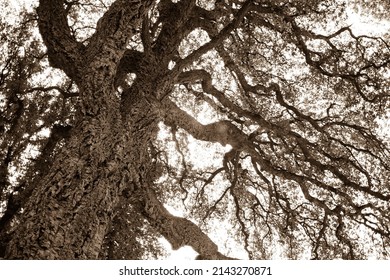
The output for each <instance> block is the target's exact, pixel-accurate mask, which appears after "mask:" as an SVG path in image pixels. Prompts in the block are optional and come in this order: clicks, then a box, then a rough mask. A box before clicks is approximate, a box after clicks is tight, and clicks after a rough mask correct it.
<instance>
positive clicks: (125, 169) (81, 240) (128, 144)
mask: <svg viewBox="0 0 390 280" xmlns="http://www.w3.org/2000/svg"><path fill="white" fill-rule="evenodd" d="M84 90H85V91H87V90H88V89H87V88H86V89H84ZM100 94H101V95H106V102H100V104H99V106H96V107H94V108H92V107H90V108H88V109H87V111H91V110H93V111H95V115H94V116H93V117H90V116H88V114H87V115H84V116H83V117H82V118H81V119H80V121H79V123H78V125H77V127H75V128H74V130H73V134H72V137H71V138H70V140H69V142H68V143H67V144H66V146H64V148H63V150H62V152H61V153H60V154H59V155H58V156H57V158H56V160H55V162H54V163H53V166H52V168H51V171H50V172H49V174H48V175H47V176H46V177H45V178H44V179H43V180H42V182H41V184H40V186H39V188H38V189H36V190H35V191H34V193H33V195H32V197H31V198H30V200H29V202H28V204H27V205H26V207H25V209H24V215H23V218H22V222H21V224H20V226H19V228H18V230H17V231H16V232H15V235H14V236H13V239H12V241H11V243H10V245H9V246H8V250H7V256H6V257H7V258H22V259H95V258H97V257H98V255H99V252H100V249H101V245H102V242H103V238H104V236H105V234H106V232H107V230H108V226H109V223H110V221H111V219H112V215H113V213H114V210H115V207H116V205H117V202H118V200H119V196H120V195H121V192H122V191H123V190H124V189H127V192H128V191H129V189H128V188H130V187H131V188H132V189H131V192H133V191H135V190H136V188H137V186H140V185H142V183H141V184H140V182H141V181H142V180H145V177H146V175H145V174H146V172H147V170H148V169H149V165H150V163H151V161H150V158H149V153H148V150H147V143H148V142H149V141H150V140H151V139H152V138H153V137H154V136H155V134H156V131H157V130H156V128H157V123H156V121H155V119H154V117H153V116H152V117H149V116H148V115H147V114H150V111H149V110H147V108H146V106H147V103H145V102H143V101H142V100H134V103H138V104H133V105H134V109H133V110H130V112H131V113H130V114H128V116H127V118H126V119H127V120H126V122H127V124H128V126H127V127H130V129H129V130H126V129H124V127H125V126H124V121H122V118H121V116H120V112H119V107H118V106H116V104H118V102H115V94H114V93H113V92H112V91H109V88H108V89H104V90H101V91H100ZM102 103H103V104H102ZM91 104H92V103H90V105H91ZM97 104H98V103H97ZM136 108H142V109H143V110H139V109H136Z"/></svg>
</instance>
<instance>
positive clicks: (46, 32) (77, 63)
mask: <svg viewBox="0 0 390 280" xmlns="http://www.w3.org/2000/svg"><path fill="white" fill-rule="evenodd" d="M37 13H38V25H39V31H40V33H41V36H42V39H43V41H44V43H45V45H46V47H47V53H48V57H49V61H50V64H51V65H52V66H53V67H56V68H59V69H61V70H63V71H64V72H65V73H66V74H67V75H68V76H69V77H70V78H71V79H74V80H75V81H76V82H80V78H81V69H82V54H83V52H84V50H85V47H84V46H83V45H82V44H81V43H79V42H77V41H76V39H75V38H74V36H73V35H72V34H71V31H70V28H69V25H68V20H67V14H66V11H65V9H64V0H41V1H40V2H39V7H38V8H37Z"/></svg>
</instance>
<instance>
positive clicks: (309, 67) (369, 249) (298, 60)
mask: <svg viewBox="0 0 390 280" xmlns="http://www.w3.org/2000/svg"><path fill="white" fill-rule="evenodd" d="M385 2H386V1H385ZM385 2H384V3H385ZM358 3H359V2H358V1H354V5H358ZM345 8H346V3H344V2H342V1H336V0H332V1H331V0H329V1H324V0H310V1H303V0H302V1H301V0H297V1H284V0H278V1H267V0H264V1H255V0H252V1H241V0H225V1H219V0H217V1H201V0H199V1H195V0H181V1H170V0H160V1H153V0H144V1H140V0H127V1H125V0H115V1H109V0H94V1H83V0H79V1H65V0H40V1H39V5H38V7H37V8H36V11H33V12H31V13H28V12H25V13H24V16H23V18H22V19H21V20H20V22H18V24H16V25H12V26H11V25H7V24H6V23H5V21H2V22H1V25H2V27H3V30H4V31H3V33H2V49H3V52H2V54H1V72H0V73H1V74H0V86H1V98H2V101H1V104H0V106H1V123H0V128H1V131H2V134H1V135H2V136H1V149H0V153H1V154H0V156H1V162H0V165H1V166H0V172H1V173H0V174H1V177H0V178H1V183H0V184H1V185H0V199H1V203H2V205H3V206H2V215H1V219H0V229H1V231H0V245H1V246H0V249H1V250H0V257H3V258H9V259H96V258H102V259H107V258H108V259H118V258H119V259H126V258H130V259H137V258H158V257H159V256H160V255H161V254H163V248H161V245H159V242H158V238H159V237H160V236H163V237H164V238H165V239H166V240H167V241H168V242H169V243H170V244H171V245H172V248H173V249H178V248H180V247H182V246H191V247H192V248H193V249H194V250H195V251H197V252H198V253H199V255H200V257H199V259H230V258H231V257H232V258H234V257H236V256H235V252H234V250H230V251H229V250H228V248H225V247H224V246H223V245H224V244H223V242H222V241H216V240H215V239H212V238H210V236H211V233H212V232H214V231H215V229H214V227H215V224H216V223H215V221H217V222H218V221H219V222H221V221H224V222H225V223H226V224H229V225H230V228H228V229H227V230H226V231H227V232H228V234H229V236H230V239H234V240H235V241H236V242H237V244H238V245H239V246H241V247H242V248H243V250H245V252H246V253H247V255H248V257H249V258H251V259H259V258H262V259H267V258H275V257H281V258H291V259H299V258H314V259H334V258H343V259H364V258H367V257H369V256H374V257H375V258H389V246H390V239H389V237H390V236H389V234H390V228H389V227H390V217H389V211H388V209H389V206H390V205H389V200H390V188H389V186H390V184H389V178H390V152H389V134H388V133H387V134H386V131H384V130H383V129H384V128H386V125H387V128H388V123H389V79H388V77H389V61H390V47H389V44H388V38H389V37H388V35H389V34H388V33H387V34H384V35H383V36H382V37H378V36H372V35H365V36H361V35H359V36H358V35H355V33H354V31H353V29H352V27H350V26H348V25H346V24H344V20H345V19H346V13H345ZM373 8H375V7H368V8H367V7H365V9H368V10H371V9H373ZM377 14H380V12H378V13H377ZM37 31H39V35H37V33H38V32H37ZM42 77H45V78H44V79H42ZM202 111H203V112H204V111H205V112H206V114H209V115H212V116H213V117H212V118H211V119H210V118H209V119H207V118H206V117H204V116H203V117H202V114H201V112H202ZM202 122H203V123H202ZM195 144H197V145H201V146H202V149H203V150H206V151H208V152H210V153H211V152H213V153H214V160H212V161H210V162H203V164H200V163H199V161H198V162H197V161H196V160H194V159H193V157H194V153H193V151H192V150H191V145H195ZM198 153H199V151H198ZM200 156H201V157H202V156H204V155H200ZM169 202H170V203H174V204H175V203H176V206H177V207H179V205H182V206H183V207H184V208H185V210H186V211H185V217H178V216H175V215H173V214H171V213H170V212H169V211H168V210H167V209H166V207H167V206H166V205H167V204H168V203H169ZM217 224H218V223H217ZM217 243H218V245H217ZM275 248H278V249H277V252H276V250H275Z"/></svg>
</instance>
